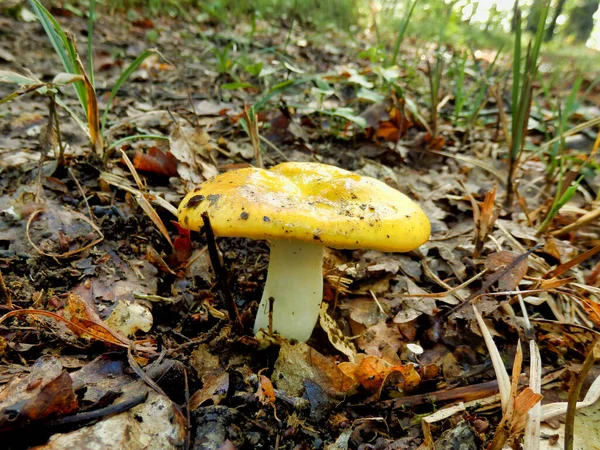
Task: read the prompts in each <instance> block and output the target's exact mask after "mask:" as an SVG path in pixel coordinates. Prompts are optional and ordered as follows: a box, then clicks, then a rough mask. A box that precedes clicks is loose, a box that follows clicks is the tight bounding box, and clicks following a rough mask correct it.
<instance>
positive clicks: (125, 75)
mask: <svg viewBox="0 0 600 450" xmlns="http://www.w3.org/2000/svg"><path fill="white" fill-rule="evenodd" d="M155 53H156V54H159V52H158V51H157V50H156V49H148V50H146V51H144V52H143V53H142V54H141V55H139V56H138V57H137V58H135V59H134V60H133V62H132V63H131V64H130V65H129V66H128V67H127V69H125V70H124V71H123V73H122V74H121V76H120V77H119V79H118V80H117V82H116V83H115V85H114V86H113V88H112V90H111V91H110V95H109V96H108V101H107V102H106V107H105V108H104V113H103V114H102V120H101V121H100V133H101V134H102V135H104V131H105V129H106V118H107V115H108V111H109V109H110V105H111V103H112V101H113V100H114V98H115V97H116V96H117V93H118V92H119V89H120V88H121V86H122V85H123V83H125V81H126V80H127V79H128V78H129V77H130V76H131V74H132V73H133V72H134V71H135V70H136V69H137V68H138V67H139V66H140V65H141V64H142V63H143V62H144V60H145V59H146V58H147V57H148V56H150V55H152V54H155Z"/></svg>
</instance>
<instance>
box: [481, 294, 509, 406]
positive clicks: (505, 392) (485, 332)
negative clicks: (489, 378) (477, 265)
mask: <svg viewBox="0 0 600 450" xmlns="http://www.w3.org/2000/svg"><path fill="white" fill-rule="evenodd" d="M473 312H474V313H475V318H476V319H477V324H478V325H479V329H480V330H481V335H482V336H483V340H484V341H485V345H486V347H487V349H488V352H489V353H490V358H491V360H492V366H493V367H494V372H495V373H496V379H497V380H498V389H499V390H500V400H501V403H502V412H503V413H504V412H506V411H507V410H508V408H509V404H510V400H511V381H510V378H509V376H508V372H507V371H506V367H504V361H502V356H500V352H499V351H498V347H496V344H495V343H494V339H492V334H491V333H490V330H489V329H488V327H487V325H486V324H485V322H484V321H483V317H481V314H480V313H479V310H478V309H477V307H476V306H475V305H473Z"/></svg>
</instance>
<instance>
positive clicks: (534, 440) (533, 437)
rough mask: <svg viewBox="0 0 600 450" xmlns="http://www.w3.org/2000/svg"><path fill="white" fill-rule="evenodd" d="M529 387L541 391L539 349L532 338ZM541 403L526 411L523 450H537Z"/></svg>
mask: <svg viewBox="0 0 600 450" xmlns="http://www.w3.org/2000/svg"><path fill="white" fill-rule="evenodd" d="M529 354H530V358H531V359H530V362H529V387H530V388H531V390H532V391H533V392H534V393H536V394H541V393H542V359H541V356H540V349H539V348H538V346H537V344H536V343H535V341H534V340H531V341H529ZM541 415H542V404H541V403H537V404H536V405H535V406H534V407H533V408H531V410H530V411H529V413H528V417H527V424H526V425H525V436H524V438H523V448H524V450H538V449H539V448H540V421H541V420H540V419H541Z"/></svg>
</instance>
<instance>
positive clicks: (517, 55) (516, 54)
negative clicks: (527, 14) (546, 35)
mask: <svg viewBox="0 0 600 450" xmlns="http://www.w3.org/2000/svg"><path fill="white" fill-rule="evenodd" d="M514 20H515V47H514V50H513V80H512V81H513V84H512V105H511V112H512V124H513V128H514V127H515V124H516V123H517V109H518V105H519V88H520V86H521V28H522V22H521V9H520V8H519V5H518V2H517V4H516V5H515V18H514Z"/></svg>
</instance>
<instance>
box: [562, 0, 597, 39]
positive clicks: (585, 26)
mask: <svg viewBox="0 0 600 450" xmlns="http://www.w3.org/2000/svg"><path fill="white" fill-rule="evenodd" d="M599 4H600V0H580V1H579V2H578V4H577V6H575V7H573V9H572V10H571V13H570V14H569V20H568V21H567V34H568V35H572V36H574V37H575V40H576V41H577V42H581V43H585V42H587V40H588V39H589V38H590V35H591V34H592V30H593V29H594V13H595V12H596V10H597V9H598V5H599Z"/></svg>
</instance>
